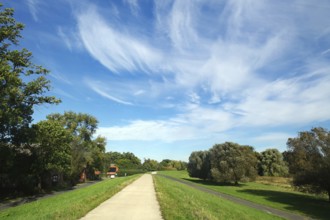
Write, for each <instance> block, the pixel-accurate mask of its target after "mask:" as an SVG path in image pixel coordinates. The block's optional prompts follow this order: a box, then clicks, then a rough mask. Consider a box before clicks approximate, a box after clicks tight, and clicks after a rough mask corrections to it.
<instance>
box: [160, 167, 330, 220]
mask: <svg viewBox="0 0 330 220" xmlns="http://www.w3.org/2000/svg"><path fill="white" fill-rule="evenodd" d="M161 173H162V174H165V175H169V176H172V177H175V178H179V179H184V180H186V181H191V182H194V183H196V184H198V185H200V186H203V187H206V188H209V189H212V190H215V191H217V192H221V193H226V194H229V195H232V196H236V197H239V198H242V199H245V200H249V201H252V202H255V203H259V204H262V205H266V206H269V207H273V208H277V209H281V210H285V211H289V212H295V213H298V214H301V215H305V216H309V217H311V218H316V219H329V216H330V203H329V202H328V201H327V200H326V199H325V198H323V197H319V196H315V195H310V194H305V193H300V192H296V191H294V190H293V189H292V188H289V187H281V186H276V185H270V184H267V185H266V184H261V183H256V182H250V183H241V184H240V185H239V186H232V185H221V184H216V183H212V182H207V181H202V180H200V179H197V178H191V177H189V176H188V173H187V172H186V171H183V172H182V171H172V172H161Z"/></svg>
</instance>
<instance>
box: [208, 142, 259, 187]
mask: <svg viewBox="0 0 330 220" xmlns="http://www.w3.org/2000/svg"><path fill="white" fill-rule="evenodd" d="M210 158H211V174H212V178H213V179H214V180H215V181H217V182H231V181H234V182H235V184H238V181H240V180H245V181H247V180H254V179H255V177H256V176H257V171H256V165H257V158H256V156H255V154H254V152H253V148H252V147H249V146H240V145H238V144H236V143H232V142H226V143H223V144H216V145H214V146H213V148H211V150H210Z"/></svg>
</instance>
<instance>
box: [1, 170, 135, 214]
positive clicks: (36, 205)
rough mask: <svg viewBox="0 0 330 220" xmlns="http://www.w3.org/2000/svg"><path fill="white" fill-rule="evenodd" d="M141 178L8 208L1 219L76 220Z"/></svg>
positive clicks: (114, 181)
mask: <svg viewBox="0 0 330 220" xmlns="http://www.w3.org/2000/svg"><path fill="white" fill-rule="evenodd" d="M140 176H141V175H133V176H129V177H118V178H115V179H108V180H104V181H101V182H99V183H96V184H94V185H91V186H88V187H86V188H82V189H77V190H73V191H70V192H67V193H63V194H60V195H56V196H53V197H50V198H46V199H41V200H38V201H35V202H31V203H27V204H24V205H20V206H17V207H13V208H9V209H6V210H3V211H1V212H0V219H79V218H81V217H83V216H84V215H86V214H87V213H88V212H89V211H90V210H92V209H94V208H95V207H97V206H98V205H99V204H101V203H102V202H103V201H105V200H107V199H108V198H110V197H111V196H113V195H114V194H116V193H117V192H119V191H120V190H121V189H123V188H124V187H125V186H127V185H128V184H130V183H132V182H133V181H134V180H136V179H137V178H138V177H140ZM111 211H115V210H109V212H111Z"/></svg>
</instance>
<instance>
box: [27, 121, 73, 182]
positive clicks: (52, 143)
mask: <svg viewBox="0 0 330 220" xmlns="http://www.w3.org/2000/svg"><path fill="white" fill-rule="evenodd" d="M33 128H34V130H35V135H36V138H35V142H36V144H35V147H34V149H33V151H34V152H33V155H34V157H35V159H34V160H33V163H32V168H33V173H34V174H35V175H36V176H37V178H38V180H39V187H41V188H47V187H49V186H50V183H49V181H50V180H51V174H52V173H54V174H56V175H60V176H63V175H65V176H68V175H69V174H70V170H71V167H70V161H71V151H70V142H71V140H72V137H71V135H70V133H69V132H68V131H67V130H65V129H64V128H63V127H62V126H61V124H60V123H58V122H56V121H50V120H47V121H41V122H39V123H38V124H36V125H34V126H33ZM47 180H48V181H47ZM41 183H43V184H46V186H41Z"/></svg>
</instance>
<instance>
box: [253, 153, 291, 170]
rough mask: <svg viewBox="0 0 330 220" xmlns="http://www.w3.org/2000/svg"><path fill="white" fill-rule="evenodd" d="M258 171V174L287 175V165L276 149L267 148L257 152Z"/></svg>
mask: <svg viewBox="0 0 330 220" xmlns="http://www.w3.org/2000/svg"><path fill="white" fill-rule="evenodd" d="M258 159H259V163H258V173H259V175H260V176H287V175H288V167H287V165H286V164H285V162H284V160H283V156H282V154H281V153H280V152H279V151H278V150H277V149H267V150H265V151H263V152H261V153H260V154H259V158H258Z"/></svg>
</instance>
